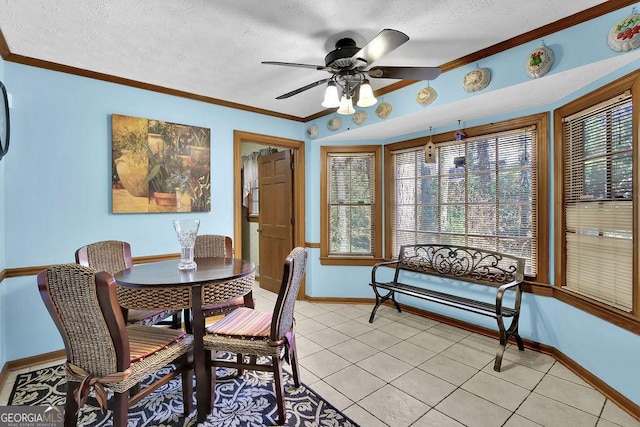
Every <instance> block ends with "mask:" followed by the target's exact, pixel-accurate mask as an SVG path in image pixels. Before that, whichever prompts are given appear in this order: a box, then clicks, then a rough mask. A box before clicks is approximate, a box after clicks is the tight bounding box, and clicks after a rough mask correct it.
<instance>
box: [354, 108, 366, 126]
mask: <svg viewBox="0 0 640 427" xmlns="http://www.w3.org/2000/svg"><path fill="white" fill-rule="evenodd" d="M365 121H367V112H366V111H364V110H358V111H356V112H355V113H353V123H355V124H357V125H361V124H363V123H364V122H365Z"/></svg>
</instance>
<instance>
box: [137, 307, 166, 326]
mask: <svg viewBox="0 0 640 427" xmlns="http://www.w3.org/2000/svg"><path fill="white" fill-rule="evenodd" d="M174 313H175V310H138V309H130V310H129V312H128V313H127V323H128V324H129V323H139V324H141V325H148V326H151V325H155V324H156V323H158V322H160V321H161V320H164V319H166V318H167V317H171V316H173V314H174Z"/></svg>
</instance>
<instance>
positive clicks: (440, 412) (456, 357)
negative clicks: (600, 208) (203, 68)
mask: <svg viewBox="0 0 640 427" xmlns="http://www.w3.org/2000/svg"><path fill="white" fill-rule="evenodd" d="M254 297H255V300H256V308H257V309H259V310H263V311H271V310H272V309H273V304H274V302H275V297H276V295H275V294H273V293H270V292H267V291H264V290H262V289H260V288H258V287H256V288H254ZM370 310H371V306H370V305H351V304H326V303H311V302H306V301H298V302H297V303H296V319H297V322H296V326H297V328H296V336H297V338H298V341H297V344H298V353H299V363H300V367H301V379H302V381H303V382H304V383H305V384H306V385H308V386H310V387H311V388H312V389H314V390H315V391H316V392H318V393H319V394H320V395H321V396H323V397H324V398H325V399H327V400H328V401H329V402H331V403H332V404H333V405H334V406H336V407H337V408H338V409H340V410H341V411H343V412H344V413H345V414H347V415H348V416H349V417H351V418H352V419H353V420H354V421H356V422H357V423H358V424H360V425H361V426H362V427H378V426H392V427H403V426H413V427H427V426H438V427H440V426H443V427H448V426H469V427H474V426H479V427H492V426H505V427H516V426H518V427H520V426H522V427H525V426H562V427H569V426H579V427H585V426H599V427H610V426H640V422H638V421H636V420H635V419H634V418H632V417H631V416H629V415H628V414H627V413H626V412H624V411H623V410H621V409H620V408H618V407H617V406H616V405H615V404H614V403H612V402H611V401H609V400H608V399H607V398H606V397H605V396H603V395H602V394H601V393H599V392H598V391H596V390H594V389H593V388H592V387H590V386H589V385H588V384H587V383H585V382H584V381H583V380H582V379H580V378H579V377H578V376H576V375H575V374H573V373H572V372H571V371H569V370H568V369H567V368H565V367H564V366H563V365H562V364H561V363H559V362H557V361H555V359H553V358H552V357H550V356H547V355H544V354H541V353H536V352H534V351H532V350H529V349H526V350H525V351H524V352H519V351H518V350H517V348H516V347H511V346H510V347H509V348H507V351H506V352H505V355H504V360H503V362H502V372H495V371H494V370H493V360H494V356H495V350H496V347H497V340H495V339H491V338H487V337H484V336H481V335H477V334H474V333H470V332H468V331H465V330H462V329H458V328H455V327H452V326H450V325H446V324H443V323H438V322H435V321H433V320H430V319H425V318H422V317H419V316H415V315H412V314H409V313H404V312H403V313H397V312H396V311H395V310H393V309H391V308H388V307H381V308H380V309H379V310H378V314H377V316H376V319H375V321H374V323H373V324H370V323H369V314H370ZM52 363H53V364H54V363H60V362H59V361H57V362H52ZM39 367H40V366H38V367H33V368H30V369H37V368H39ZM26 370H28V369H25V371H26ZM18 373H19V372H11V373H10V374H9V378H8V380H7V382H6V384H5V386H4V388H3V389H2V391H1V392H0V405H6V403H7V399H8V398H9V393H10V391H11V387H12V385H13V381H14V379H15V376H16V375H17V374H18Z"/></svg>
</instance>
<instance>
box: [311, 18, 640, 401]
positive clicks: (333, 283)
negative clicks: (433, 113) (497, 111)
mask: <svg viewBox="0 0 640 427" xmlns="http://www.w3.org/2000/svg"><path fill="white" fill-rule="evenodd" d="M631 10H632V8H631V7H630V8H628V9H622V10H619V11H617V12H614V13H611V14H608V15H606V16H603V17H601V18H598V19H595V20H592V21H589V22H586V23H584V24H581V25H578V26H575V27H573V28H571V29H568V30H564V31H561V32H558V33H555V34H552V35H549V36H547V37H545V38H544V44H545V45H546V46H549V47H551V48H552V49H553V50H554V53H555V63H554V66H553V67H552V69H551V71H550V73H549V76H552V75H553V74H555V73H561V72H565V71H568V70H571V69H575V68H577V67H584V72H585V73H593V72H596V71H595V69H596V68H598V70H602V65H603V63H602V62H599V61H607V60H615V61H619V63H620V64H622V65H620V66H617V68H615V67H614V68H613V69H611V68H607V70H606V72H601V73H600V74H598V75H599V76H602V77H600V78H598V79H596V81H595V82H593V83H589V84H587V85H585V86H584V87H579V88H577V89H576V90H575V92H573V93H571V94H570V95H568V96H566V97H565V98H563V99H559V100H558V101H556V102H554V103H553V104H549V105H538V106H536V107H533V108H527V109H522V110H519V111H513V112H510V113H508V114H502V115H499V116H494V117H486V118H483V119H482V120H473V121H466V122H465V123H464V126H466V127H472V126H476V125H481V124H486V123H492V122H499V121H502V120H507V119H511V118H514V117H520V116H524V115H528V114H534V113H541V112H549V113H550V114H551V116H550V117H551V119H552V117H553V110H554V109H555V108H558V107H559V106H561V105H564V104H566V103H568V102H570V101H572V100H574V99H576V98H578V97H579V96H582V95H584V94H586V93H589V92H591V91H593V90H596V89H597V88H599V87H601V86H603V85H605V84H607V83H610V82H612V81H614V80H615V79H617V78H619V77H622V76H625V75H627V74H629V73H631V72H634V71H636V70H637V69H639V68H640V60H639V59H637V58H638V57H639V55H638V54H639V52H637V51H632V52H629V53H618V52H614V51H613V50H611V49H610V48H609V47H608V46H607V44H606V35H607V34H608V32H609V29H610V28H611V26H612V25H614V24H615V23H617V22H618V21H620V20H621V19H623V18H624V17H626V16H627V15H629V14H630V13H631ZM540 43H541V42H539V41H536V42H532V43H528V44H526V45H523V46H519V47H517V48H514V49H511V50H509V51H506V52H503V53H500V54H496V55H494V56H492V57H490V58H485V59H483V60H482V61H480V64H479V65H480V66H482V67H488V68H489V69H491V71H492V80H491V84H490V86H489V87H488V88H487V89H485V90H484V91H482V92H481V93H476V94H468V93H465V92H464V91H463V89H462V87H461V84H460V82H461V80H462V77H463V75H464V74H465V73H467V72H468V71H470V70H471V69H473V68H475V64H473V65H469V66H467V67H462V68H460V69H456V70H452V71H450V72H447V73H444V74H443V75H442V76H440V77H439V78H438V79H437V80H436V81H435V82H433V83H432V86H433V87H434V88H436V89H437V91H438V94H439V96H438V98H437V99H436V101H435V102H434V103H433V104H431V105H430V106H429V107H427V108H433V107H436V106H439V105H444V104H447V103H452V102H456V101H458V100H460V99H463V98H464V97H470V96H482V95H484V94H485V93H488V92H491V91H497V90H500V89H503V88H505V87H508V86H512V85H519V84H526V83H527V82H528V81H529V80H530V79H529V77H527V76H526V74H525V72H524V59H525V58H526V57H527V56H528V53H529V52H531V51H532V50H533V49H534V48H536V47H538V46H540ZM596 62H599V63H598V64H595V63H596ZM616 63H618V62H616ZM590 65H593V67H591V66H590ZM505 70H507V71H506V72H505ZM545 78H548V77H542V78H541V79H540V82H544V79H545ZM424 86H425V84H424V83H423V82H421V83H417V84H415V85H411V86H408V87H406V88H403V89H401V90H398V91H395V92H392V93H390V94H386V95H384V100H385V101H386V102H389V103H391V104H392V105H393V112H392V117H394V116H395V115H396V114H398V115H403V114H414V113H416V112H418V111H421V109H422V108H423V107H420V106H419V105H418V104H417V103H416V102H415V101H414V99H413V97H414V95H415V93H417V92H418V91H419V90H420V89H421V88H422V87H424ZM531 96H532V98H535V93H532V94H531ZM533 102H535V99H534V100H533ZM367 110H368V118H367V123H371V124H375V123H377V122H379V121H381V119H378V118H377V116H376V115H375V112H374V110H375V107H369V108H368V109H367ZM329 118H330V117H327V118H323V119H316V120H315V121H314V123H315V124H317V125H318V127H319V129H320V135H319V138H320V140H312V141H309V144H307V151H306V156H307V181H306V189H307V240H308V241H311V242H318V241H319V240H320V228H319V224H320V198H319V194H320V177H319V172H320V147H321V146H323V145H342V144H346V145H353V144H354V142H352V141H349V142H340V141H338V142H323V141H322V140H321V139H322V138H323V137H326V136H329V135H331V134H332V132H330V131H329V130H328V129H327V126H326V121H327V120H328V119H329ZM459 118H460V117H452V120H451V123H450V125H448V126H445V127H439V128H438V129H437V133H445V132H454V131H455V130H456V129H457V128H458V123H457V119H459ZM462 119H464V118H462ZM387 120H389V119H387ZM351 126H352V127H353V125H351ZM345 127H346V126H345V125H344V120H343V128H345ZM427 134H428V133H427V132H420V133H412V134H408V135H402V136H399V137H395V138H393V139H389V140H384V141H377V140H363V141H359V142H356V144H363V145H364V144H380V143H382V144H388V143H393V142H397V141H402V140H406V139H410V138H416V137H421V136H425V135H427ZM552 136H553V123H552V120H551V121H550V142H549V144H550V145H549V153H550V157H549V159H547V161H548V162H549V164H550V174H549V178H550V187H549V189H550V191H553V141H552V140H551V137H552ZM553 202H554V200H553V194H550V196H549V215H550V219H551V222H550V226H549V230H546V232H548V236H549V241H550V246H551V247H550V254H549V263H550V277H551V282H553V277H554V276H553V275H554V265H553V259H554V235H553V233H554V228H553V210H554V203H553ZM541 232H545V230H541ZM319 257H320V250H319V249H310V250H309V264H308V270H307V271H308V274H307V294H309V295H312V296H314V297H349V298H372V297H373V293H372V291H371V289H370V287H369V286H368V283H369V282H370V274H371V268H370V267H340V266H323V265H321V264H320V261H319ZM402 302H404V303H406V304H408V305H411V306H414V307H418V308H423V309H428V310H430V311H433V312H436V313H439V314H442V315H445V316H449V317H452V318H457V319H460V320H463V321H467V322H470V323H475V324H478V325H481V326H484V327H487V328H490V329H493V330H496V329H497V328H496V325H495V322H494V321H493V320H492V319H486V318H482V317H480V316H474V315H471V314H467V313H463V312H461V311H460V310H454V309H448V308H446V307H442V306H439V305H429V304H428V303H426V302H423V301H419V300H416V299H415V298H405V299H402ZM522 311H523V317H522V318H521V323H520V325H521V326H520V332H521V335H522V336H523V338H526V339H529V340H532V341H536V342H539V343H542V344H546V345H549V346H552V347H555V348H557V349H558V350H559V351H561V352H562V353H564V354H566V355H567V356H568V357H570V358H571V359H573V360H574V361H575V362H577V363H578V364H580V365H581V366H583V367H584V368H585V369H587V370H588V371H590V372H592V373H593V374H594V375H596V376H597V377H598V378H600V379H601V380H603V381H604V382H606V383H608V384H609V385H610V386H612V387H613V388H615V389H616V390H618V391H619V392H621V393H622V394H624V395H625V396H626V397H628V398H629V399H631V400H632V401H634V402H635V403H636V404H639V405H640V388H639V387H638V386H637V384H640V370H639V369H637V362H634V361H633V360H632V357H633V356H631V355H634V354H640V336H638V335H636V334H633V333H630V332H628V331H626V330H624V329H622V328H619V327H617V326H615V325H613V324H610V323H607V322H604V321H602V320H600V319H599V318H597V317H595V316H592V315H590V314H587V313H585V312H582V311H580V310H578V309H576V308H574V307H572V306H569V305H567V304H564V303H562V302H559V301H557V300H555V299H553V298H547V297H542V296H535V295H526V296H525V298H524V301H523V309H522Z"/></svg>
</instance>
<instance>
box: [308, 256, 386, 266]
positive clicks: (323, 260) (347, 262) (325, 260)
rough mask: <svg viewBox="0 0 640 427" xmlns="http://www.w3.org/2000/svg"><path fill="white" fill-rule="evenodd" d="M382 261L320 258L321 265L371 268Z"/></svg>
mask: <svg viewBox="0 0 640 427" xmlns="http://www.w3.org/2000/svg"><path fill="white" fill-rule="evenodd" d="M382 261H384V259H382V258H370V257H367V258H365V257H342V256H331V257H326V256H324V257H320V264H321V265H354V266H373V265H375V264H377V263H379V262H382Z"/></svg>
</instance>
